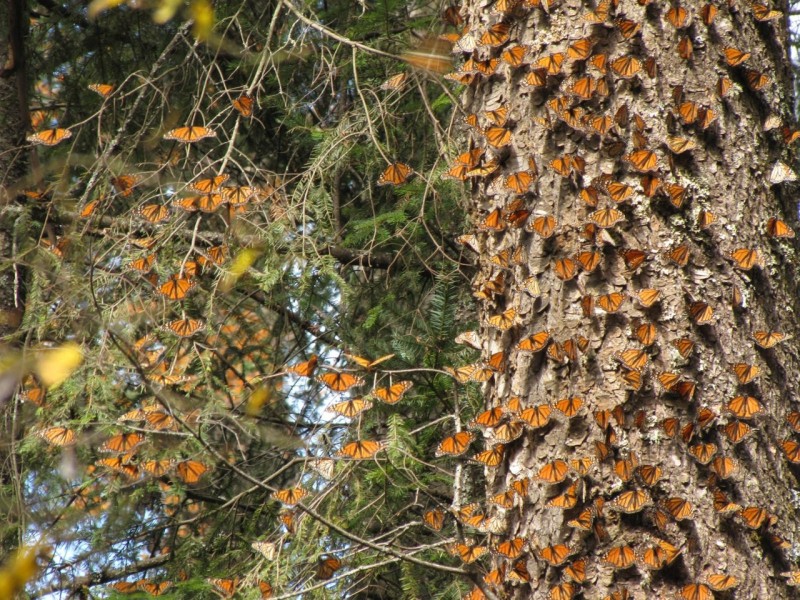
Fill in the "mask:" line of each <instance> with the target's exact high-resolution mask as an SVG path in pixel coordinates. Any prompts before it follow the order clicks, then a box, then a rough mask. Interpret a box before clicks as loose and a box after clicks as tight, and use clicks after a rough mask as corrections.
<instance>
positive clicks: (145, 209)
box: [136, 204, 169, 225]
mask: <svg viewBox="0 0 800 600" xmlns="http://www.w3.org/2000/svg"><path fill="white" fill-rule="evenodd" d="M136 214H138V215H139V216H140V217H142V218H143V219H144V220H145V221H147V222H148V223H152V224H153V225H155V224H156V223H160V222H161V221H164V220H166V219H168V218H169V207H167V206H164V205H163V204H145V205H144V206H142V207H140V208H139V210H138V211H136Z"/></svg>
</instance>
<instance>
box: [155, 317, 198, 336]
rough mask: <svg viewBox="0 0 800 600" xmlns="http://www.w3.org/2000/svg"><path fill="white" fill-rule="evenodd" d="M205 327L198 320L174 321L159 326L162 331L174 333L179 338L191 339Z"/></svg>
mask: <svg viewBox="0 0 800 600" xmlns="http://www.w3.org/2000/svg"><path fill="white" fill-rule="evenodd" d="M205 327H206V325H205V323H203V321H201V320H200V319H189V318H187V319H176V320H175V321H169V322H168V323H165V324H164V325H162V326H161V329H162V330H164V331H169V332H171V333H174V334H175V335H177V336H179V337H192V336H193V335H194V334H195V333H197V332H198V331H202V330H203V329H205Z"/></svg>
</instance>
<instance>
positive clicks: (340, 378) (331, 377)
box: [317, 372, 364, 392]
mask: <svg viewBox="0 0 800 600" xmlns="http://www.w3.org/2000/svg"><path fill="white" fill-rule="evenodd" d="M317 379H318V380H319V381H321V382H322V383H324V384H325V385H326V386H328V387H329V388H330V389H332V390H333V391H334V392H346V391H347V390H349V389H350V388H352V387H355V386H357V385H361V384H363V383H364V380H363V379H362V378H361V377H356V376H355V375H351V374H350V373H336V372H330V373H323V374H322V375H320V376H319V377H317Z"/></svg>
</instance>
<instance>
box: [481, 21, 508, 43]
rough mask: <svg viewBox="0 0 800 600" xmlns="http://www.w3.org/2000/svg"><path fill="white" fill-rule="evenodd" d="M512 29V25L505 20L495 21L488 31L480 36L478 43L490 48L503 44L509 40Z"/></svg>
mask: <svg viewBox="0 0 800 600" xmlns="http://www.w3.org/2000/svg"><path fill="white" fill-rule="evenodd" d="M510 29H511V25H510V24H509V23H506V22H503V21H501V22H499V23H495V24H494V25H492V26H491V27H489V28H487V29H486V31H485V32H484V33H483V34H482V35H481V37H480V38H479V40H478V43H479V44H480V45H481V46H488V47H490V48H493V47H495V46H501V45H503V44H505V43H506V42H507V41H508V39H509V33H508V32H509V31H510Z"/></svg>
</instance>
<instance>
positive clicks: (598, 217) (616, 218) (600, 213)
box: [589, 208, 625, 229]
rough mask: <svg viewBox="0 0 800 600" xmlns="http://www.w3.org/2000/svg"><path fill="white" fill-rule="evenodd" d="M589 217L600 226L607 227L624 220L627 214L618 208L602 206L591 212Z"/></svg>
mask: <svg viewBox="0 0 800 600" xmlns="http://www.w3.org/2000/svg"><path fill="white" fill-rule="evenodd" d="M589 219H591V221H592V222H593V223H594V224H595V225H597V226H598V227H602V228H603V229H607V228H609V227H613V226H614V225H616V224H617V223H619V222H620V221H624V220H625V215H624V214H622V213H621V212H620V211H618V210H617V209H616V208H602V209H600V210H596V211H594V212H593V213H591V214H590V215H589Z"/></svg>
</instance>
